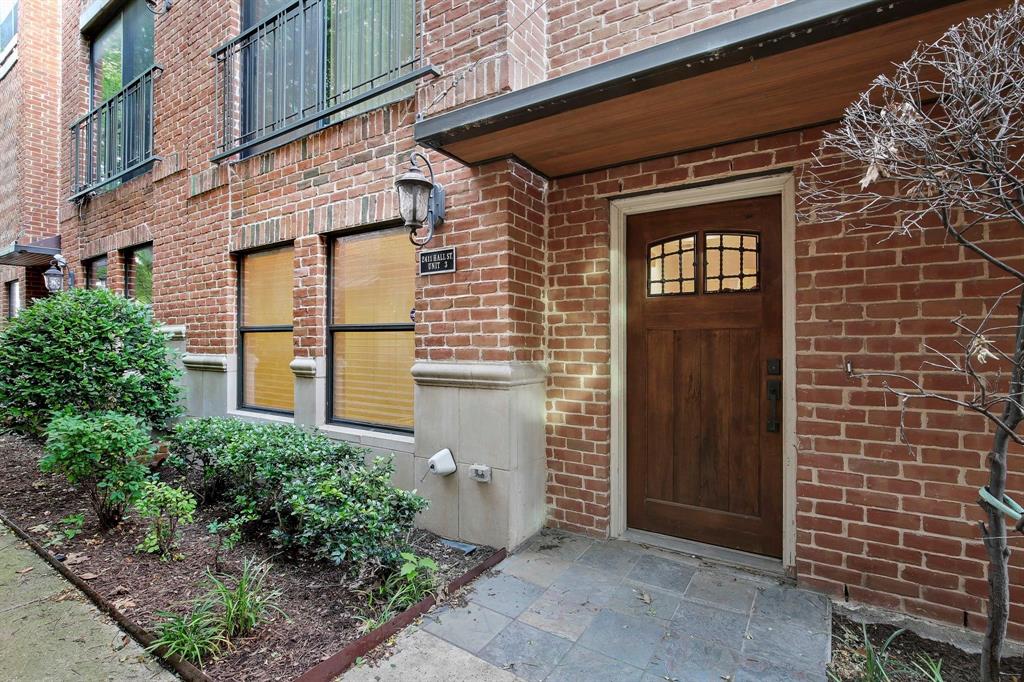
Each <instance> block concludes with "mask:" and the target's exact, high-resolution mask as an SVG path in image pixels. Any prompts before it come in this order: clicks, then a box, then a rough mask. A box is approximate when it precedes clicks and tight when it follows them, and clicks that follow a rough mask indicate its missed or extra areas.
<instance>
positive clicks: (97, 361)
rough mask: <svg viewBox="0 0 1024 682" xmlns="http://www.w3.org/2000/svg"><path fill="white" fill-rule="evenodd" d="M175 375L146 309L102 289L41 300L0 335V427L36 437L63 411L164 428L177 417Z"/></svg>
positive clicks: (163, 342)
mask: <svg viewBox="0 0 1024 682" xmlns="http://www.w3.org/2000/svg"><path fill="white" fill-rule="evenodd" d="M178 377H179V372H178V370H177V369H176V368H175V366H174V364H173V362H172V361H171V358H170V357H169V353H168V349H167V346H166V338H165V336H164V335H163V334H162V333H161V332H160V331H159V329H158V328H157V325H156V323H155V322H154V321H153V318H152V315H151V313H150V311H149V309H148V308H147V307H146V306H144V305H142V304H140V303H136V302H135V301H131V300H129V299H126V298H124V297H123V296H119V295H117V294H113V293H111V292H109V291H106V290H102V289H72V290H70V291H65V292H62V293H59V294H56V295H53V296H48V297H47V298H44V299H40V300H38V301H36V302H35V303H33V304H32V305H31V306H29V307H28V308H26V309H25V310H22V311H21V312H20V313H19V314H18V315H17V316H16V317H14V318H12V319H11V320H10V321H9V323H8V324H7V325H6V326H5V327H4V328H3V330H2V331H0V415H2V416H0V425H3V426H6V427H8V428H12V429H15V430H17V431H21V432H23V433H29V434H39V433H41V432H42V430H43V429H44V428H45V426H46V424H47V423H48V422H49V421H50V419H51V417H52V414H53V413H55V412H58V411H62V410H65V409H66V408H73V409H74V410H75V411H77V412H81V413H91V412H100V411H116V412H122V413H125V414H133V415H136V416H138V417H141V418H143V419H145V420H146V421H147V422H149V423H150V424H151V425H152V426H154V427H156V428H162V427H164V426H166V425H167V423H168V421H169V420H171V419H172V418H174V417H175V416H177V415H178V414H179V412H180V397H181V392H180V388H179V387H178V385H177V381H176V380H177V379H178Z"/></svg>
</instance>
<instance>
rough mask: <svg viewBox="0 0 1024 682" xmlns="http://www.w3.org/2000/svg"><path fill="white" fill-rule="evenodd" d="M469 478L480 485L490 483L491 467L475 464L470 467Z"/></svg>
mask: <svg viewBox="0 0 1024 682" xmlns="http://www.w3.org/2000/svg"><path fill="white" fill-rule="evenodd" d="M469 477H470V478H471V479H473V480H474V481H476V482H478V483H490V482H491V467H489V466H487V465H486V464H473V465H472V466H470V467H469Z"/></svg>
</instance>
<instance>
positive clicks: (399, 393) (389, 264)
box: [328, 228, 416, 431]
mask: <svg viewBox="0 0 1024 682" xmlns="http://www.w3.org/2000/svg"><path fill="white" fill-rule="evenodd" d="M415 263H416V254H415V251H414V249H413V246H412V244H410V243H409V237H408V232H407V231H406V230H405V228H394V229H387V230H377V231H374V232H362V233H358V234H352V235H345V236H342V237H338V238H337V239H335V240H334V244H333V247H332V251H331V270H330V276H331V282H330V287H331V288H330V313H329V314H330V318H329V323H328V324H329V326H328V337H329V343H330V350H329V356H328V357H329V358H330V363H331V389H330V394H329V397H328V400H329V402H330V414H329V417H330V420H331V421H334V422H342V423H348V424H356V425H361V426H371V427H385V428H389V429H396V430H402V431H411V430H412V427H413V379H412V364H413V360H414V353H415V347H416V341H415V338H416V336H415V331H414V330H415V326H414V325H413V321H412V309H413V305H414V302H415V294H416V269H415Z"/></svg>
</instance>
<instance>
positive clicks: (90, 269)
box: [85, 256, 107, 289]
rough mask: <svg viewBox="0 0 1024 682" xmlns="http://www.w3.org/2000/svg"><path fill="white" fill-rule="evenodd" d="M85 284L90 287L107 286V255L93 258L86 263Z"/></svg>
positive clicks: (104, 287)
mask: <svg viewBox="0 0 1024 682" xmlns="http://www.w3.org/2000/svg"><path fill="white" fill-rule="evenodd" d="M85 286H86V287H88V288H89V289H106V288H107V257H106V256H101V257H99V258H93V259H92V260H90V261H87V262H86V263H85Z"/></svg>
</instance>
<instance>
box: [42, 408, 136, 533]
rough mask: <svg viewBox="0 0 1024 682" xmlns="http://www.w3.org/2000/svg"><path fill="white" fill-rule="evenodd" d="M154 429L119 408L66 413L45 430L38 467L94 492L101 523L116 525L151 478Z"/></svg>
mask: <svg viewBox="0 0 1024 682" xmlns="http://www.w3.org/2000/svg"><path fill="white" fill-rule="evenodd" d="M152 450H153V447H152V444H151V443H150V440H149V432H148V430H147V429H146V428H145V425H144V424H143V423H142V421H141V420H140V419H139V418H138V417H134V416H132V415H128V414H118V413H117V412H102V413H100V414H94V415H84V416H83V415H75V414H64V415H60V416H58V417H56V418H55V419H54V420H53V421H52V422H50V425H49V426H48V427H47V429H46V445H45V448H44V456H43V458H42V459H41V460H40V461H39V468H40V469H42V470H43V471H44V472H47V473H57V474H61V475H63V476H64V477H66V478H67V479H68V481H69V482H70V483H71V484H72V485H76V486H78V487H80V488H82V489H83V490H85V492H86V493H87V494H88V495H89V502H90V504H91V505H92V508H93V510H94V511H95V512H96V516H97V517H99V521H100V526H101V527H103V528H110V527H112V526H116V525H117V524H118V523H119V522H120V521H121V518H122V517H123V516H124V511H125V509H126V508H127V507H128V505H130V504H131V503H132V502H133V501H134V500H135V498H136V497H137V495H138V494H139V491H140V490H141V489H142V485H143V483H144V482H145V480H146V475H147V474H148V471H149V470H148V469H147V468H146V465H145V464H144V463H143V460H144V459H148V457H149V456H150V455H151V454H152Z"/></svg>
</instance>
